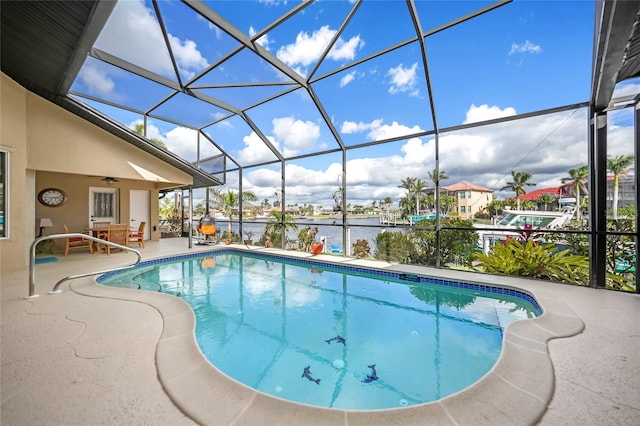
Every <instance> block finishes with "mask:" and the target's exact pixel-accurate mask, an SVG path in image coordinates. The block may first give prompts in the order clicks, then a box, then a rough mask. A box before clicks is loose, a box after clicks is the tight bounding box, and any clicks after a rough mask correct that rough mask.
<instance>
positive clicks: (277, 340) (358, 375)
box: [99, 250, 540, 410]
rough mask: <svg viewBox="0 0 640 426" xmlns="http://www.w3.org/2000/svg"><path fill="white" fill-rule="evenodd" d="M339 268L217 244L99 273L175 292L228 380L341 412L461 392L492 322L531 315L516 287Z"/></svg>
mask: <svg viewBox="0 0 640 426" xmlns="http://www.w3.org/2000/svg"><path fill="white" fill-rule="evenodd" d="M350 269H351V270H349V271H347V270H344V269H338V268H336V267H332V266H331V265H328V264H314V263H312V262H309V261H306V260H304V261H300V260H286V259H285V258H283V257H280V258H273V257H270V256H265V255H254V254H251V255H248V254H242V253H241V252H234V251H230V250H225V251H222V252H212V253H210V254H207V255H205V256H199V257H194V256H190V257H185V258H183V259H177V260H176V259H174V260H171V261H168V262H162V263H160V262H157V261H154V262H151V263H149V262H147V264H146V265H145V264H143V266H141V267H138V268H136V269H133V270H129V271H126V272H124V273H120V274H112V275H110V276H108V277H105V278H100V280H99V281H100V282H101V283H102V284H106V285H114V286H124V287H134V288H137V287H138V286H139V287H140V288H141V289H146V290H151V291H162V292H165V293H170V294H174V295H176V296H179V297H181V298H182V299H184V300H185V301H186V302H188V303H189V304H190V305H191V306H192V307H193V310H194V312H195V316H196V319H197V321H196V338H197V341H198V344H199V346H200V348H201V350H202V352H203V353H204V355H205V356H206V357H207V358H208V359H209V360H210V361H211V363H212V364H214V365H215V366H216V367H217V368H219V369H220V370H221V371H222V372H224V373H225V374H227V375H229V376H230V377H232V378H234V379H235V380H238V381H240V382H242V383H244V384H246V385H248V386H250V387H252V388H254V389H257V390H259V391H261V392H265V393H268V394H271V395H273V396H276V397H279V398H284V399H287V400H290V401H295V402H300V403H305V404H310V405H315V406H321V407H331V408H340V409H347V410H355V409H357V410H373V409H384V408H393V407H403V406H409V405H415V404H420V403H423V402H428V401H434V400H437V399H440V398H443V397H445V396H447V395H450V394H452V393H455V392H457V391H460V390H462V389H464V388H465V387H467V386H469V385H471V384H472V383H474V382H476V381H477V380H479V379H480V378H481V377H482V376H483V375H485V374H486V373H487V372H488V371H489V370H490V369H491V368H492V366H493V365H494V364H495V362H496V361H497V359H498V356H499V354H500V350H501V345H502V333H503V330H504V328H505V327H506V326H507V325H508V324H509V323H511V322H513V321H515V320H520V319H525V318H532V317H535V316H536V315H538V314H539V313H540V312H539V308H538V307H537V305H536V304H535V303H534V301H533V299H532V298H530V296H528V297H529V299H526V298H523V297H520V296H526V295H524V294H521V295H509V294H497V293H493V292H485V291H480V288H479V287H477V286H473V285H466V284H461V283H456V285H458V287H453V286H452V285H445V284H452V283H444V282H442V281H441V284H430V283H427V282H414V281H417V279H418V277H406V278H409V279H410V280H411V281H409V280H406V279H401V278H400V277H399V276H398V274H393V273H377V274H376V273H374V272H373V271H372V272H367V271H365V270H361V269H358V268H350ZM423 280H424V279H423ZM463 285H464V286H467V287H469V288H462V287H461V286H463Z"/></svg>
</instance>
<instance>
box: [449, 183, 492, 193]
mask: <svg viewBox="0 0 640 426" xmlns="http://www.w3.org/2000/svg"><path fill="white" fill-rule="evenodd" d="M442 189H444V190H445V191H476V192H493V189H489V188H485V187H483V186H480V185H474V184H473V183H469V182H465V181H460V182H458V183H454V184H453V185H448V186H443V187H442Z"/></svg>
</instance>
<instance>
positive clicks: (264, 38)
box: [249, 26, 271, 50]
mask: <svg viewBox="0 0 640 426" xmlns="http://www.w3.org/2000/svg"><path fill="white" fill-rule="evenodd" d="M254 35H256V30H255V29H254V28H253V26H250V27H249V36H251V37H253V36H254ZM256 43H258V44H259V45H260V46H262V47H264V48H265V49H266V50H269V45H270V44H271V40H269V35H268V34H265V35H263V36H261V37H260V38H258V39H257V40H256Z"/></svg>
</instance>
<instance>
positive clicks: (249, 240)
mask: <svg viewBox="0 0 640 426" xmlns="http://www.w3.org/2000/svg"><path fill="white" fill-rule="evenodd" d="M244 234H245V235H246V236H247V239H246V240H244V243H245V244H246V245H248V246H250V245H252V244H253V235H254V232H253V231H244Z"/></svg>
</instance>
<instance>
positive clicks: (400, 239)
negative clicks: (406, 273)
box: [374, 231, 416, 263]
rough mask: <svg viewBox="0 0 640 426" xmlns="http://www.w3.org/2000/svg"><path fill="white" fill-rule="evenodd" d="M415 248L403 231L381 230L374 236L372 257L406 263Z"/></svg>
mask: <svg viewBox="0 0 640 426" xmlns="http://www.w3.org/2000/svg"><path fill="white" fill-rule="evenodd" d="M415 250H416V249H415V246H414V245H413V243H412V242H411V240H409V237H407V235H405V234H404V233H402V232H399V231H387V232H381V233H379V234H378V235H377V236H376V250H375V254H374V257H375V258H376V259H379V260H386V261H390V262H402V263H408V262H409V259H410V258H411V255H412V254H413V253H414V252H415Z"/></svg>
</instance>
